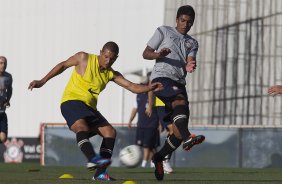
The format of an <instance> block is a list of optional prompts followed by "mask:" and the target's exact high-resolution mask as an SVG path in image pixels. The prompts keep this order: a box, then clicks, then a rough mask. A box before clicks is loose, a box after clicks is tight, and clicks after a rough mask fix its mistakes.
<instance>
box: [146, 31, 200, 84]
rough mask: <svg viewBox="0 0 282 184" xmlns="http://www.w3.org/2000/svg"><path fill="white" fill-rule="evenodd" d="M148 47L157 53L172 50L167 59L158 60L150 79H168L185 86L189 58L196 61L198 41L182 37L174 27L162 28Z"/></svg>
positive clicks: (189, 37)
mask: <svg viewBox="0 0 282 184" xmlns="http://www.w3.org/2000/svg"><path fill="white" fill-rule="evenodd" d="M147 46H149V47H151V48H152V49H154V50H156V51H157V52H158V51H160V50H161V49H162V48H169V49H170V50H171V53H170V54H168V55H167V56H166V57H163V58H160V59H156V63H155V65H154V68H153V71H152V74H151V78H150V79H151V80H153V79H155V78H158V77H167V78H170V79H172V80H174V81H176V82H179V83H181V84H184V85H185V84H186V81H185V78H186V75H187V71H186V69H185V66H186V61H187V57H188V56H192V57H194V58H195V59H196V54H197V51H198V42H197V40H195V39H194V38H192V37H191V36H189V35H182V34H181V33H179V32H178V31H177V30H176V29H175V28H174V27H170V26H161V27H159V28H158V29H157V30H156V31H155V33H154V35H153V36H152V38H151V39H150V40H149V41H148V43H147Z"/></svg>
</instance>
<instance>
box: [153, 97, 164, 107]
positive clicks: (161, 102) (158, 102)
mask: <svg viewBox="0 0 282 184" xmlns="http://www.w3.org/2000/svg"><path fill="white" fill-rule="evenodd" d="M155 106H156V107H160V106H161V107H162V106H165V104H164V103H163V101H162V100H161V99H159V98H158V97H155Z"/></svg>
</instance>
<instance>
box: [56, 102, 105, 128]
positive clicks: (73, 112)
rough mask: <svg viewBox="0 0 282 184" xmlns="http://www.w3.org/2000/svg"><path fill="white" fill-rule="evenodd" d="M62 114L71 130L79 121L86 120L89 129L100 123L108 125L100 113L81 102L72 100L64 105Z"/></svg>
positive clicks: (62, 105)
mask: <svg viewBox="0 0 282 184" xmlns="http://www.w3.org/2000/svg"><path fill="white" fill-rule="evenodd" d="M61 112H62V115H63V116H64V118H65V120H66V121H67V125H68V126H69V128H70V127H71V126H72V125H73V124H74V123H75V122H76V121H77V120H79V119H85V120H86V121H87V123H88V125H89V127H94V126H96V125H97V124H100V123H108V121H107V120H106V118H104V116H103V115H102V114H101V113H100V112H99V111H96V110H94V109H92V108H91V107H89V106H87V105H86V104H85V103H83V102H82V101H79V100H70V101H66V102H64V103H62V104H61Z"/></svg>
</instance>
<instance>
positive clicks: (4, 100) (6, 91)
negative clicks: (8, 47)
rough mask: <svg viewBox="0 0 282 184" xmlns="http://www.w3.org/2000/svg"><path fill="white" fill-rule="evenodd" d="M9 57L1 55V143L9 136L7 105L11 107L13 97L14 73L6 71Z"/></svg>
mask: <svg viewBox="0 0 282 184" xmlns="http://www.w3.org/2000/svg"><path fill="white" fill-rule="evenodd" d="M6 68H7V58H6V57H4V56H0V143H4V142H5V141H6V140H7V136H8V119H7V115H6V112H5V111H6V107H10V99H11V97H12V83H13V79H12V75H11V74H9V73H8V72H6Z"/></svg>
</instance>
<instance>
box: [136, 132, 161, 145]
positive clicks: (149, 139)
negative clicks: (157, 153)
mask: <svg viewBox="0 0 282 184" xmlns="http://www.w3.org/2000/svg"><path fill="white" fill-rule="evenodd" d="M136 144H137V145H139V146H141V147H143V148H150V149H153V148H157V147H158V146H159V145H160V133H159V130H158V129H157V128H138V127H137V129H136Z"/></svg>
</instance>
